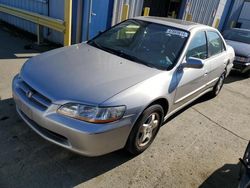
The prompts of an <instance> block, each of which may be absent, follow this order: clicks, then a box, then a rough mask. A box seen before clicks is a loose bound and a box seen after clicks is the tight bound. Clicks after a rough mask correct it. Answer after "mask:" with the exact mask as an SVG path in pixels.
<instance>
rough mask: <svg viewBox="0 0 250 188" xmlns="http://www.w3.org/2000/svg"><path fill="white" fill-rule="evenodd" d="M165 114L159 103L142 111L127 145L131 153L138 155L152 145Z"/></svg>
mask: <svg viewBox="0 0 250 188" xmlns="http://www.w3.org/2000/svg"><path fill="white" fill-rule="evenodd" d="M163 114H164V113H163V108H162V107H161V106H160V105H158V104H156V105H152V106H150V107H148V108H147V109H146V110H145V111H144V112H143V113H142V115H141V116H140V118H139V119H138V121H137V123H136V124H135V125H134V127H133V129H132V131H131V133H130V135H129V138H128V140H127V143H126V146H125V148H126V150H127V151H128V152H129V153H131V154H133V155H138V154H140V153H142V152H143V151H145V150H146V149H147V148H148V147H149V146H150V144H151V143H152V142H153V140H154V139H155V137H156V135H157V133H158V131H159V129H160V126H161V124H162V122H163V116H164V115H163Z"/></svg>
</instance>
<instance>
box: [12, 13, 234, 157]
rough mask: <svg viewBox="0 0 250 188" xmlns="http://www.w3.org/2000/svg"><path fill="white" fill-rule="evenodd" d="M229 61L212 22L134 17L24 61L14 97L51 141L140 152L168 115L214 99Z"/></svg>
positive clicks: (79, 148) (89, 151) (90, 149)
mask: <svg viewBox="0 0 250 188" xmlns="http://www.w3.org/2000/svg"><path fill="white" fill-rule="evenodd" d="M233 60H234V50H233V48H232V47H230V46H227V45H226V43H225V41H224V39H223V37H222V36H221V35H220V33H219V32H218V30H216V29H214V28H212V27H209V26H205V25H200V24H195V23H192V22H187V21H182V20H176V19H169V18H157V17H139V18H135V19H129V20H127V21H125V22H122V23H120V24H118V25H116V26H114V27H112V28H111V29H109V30H107V31H105V32H103V33H101V34H100V35H98V36H97V37H95V38H94V39H92V40H90V41H88V42H87V43H81V44H77V45H73V46H71V47H64V48H60V49H56V50H53V51H50V52H47V53H44V54H42V55H39V56H36V57H34V58H32V59H30V60H28V61H27V62H26V63H25V64H24V66H23V67H22V69H21V71H20V74H19V75H17V76H16V77H15V78H14V79H13V86H12V87H13V97H14V100H15V102H16V106H17V111H18V113H19V114H20V116H21V117H22V118H23V119H24V121H25V122H26V123H27V124H28V125H29V126H30V127H31V128H32V129H33V130H35V131H36V132H37V133H38V134H40V135H41V136H42V137H44V138H46V139H47V140H49V141H51V142H53V143H56V144H58V145H60V146H63V147H65V148H68V149H70V150H72V151H75V152H78V153H80V154H83V155H87V156H97V155H102V154H105V153H109V152H112V151H114V150H118V149H121V148H124V147H125V148H126V149H127V150H128V151H129V152H130V153H132V154H139V153H141V152H143V151H144V150H145V149H147V148H148V147H149V146H150V144H151V143H152V142H153V140H154V138H155V136H156V135H157V133H158V130H159V129H160V126H161V125H162V124H163V122H164V120H166V119H167V118H168V117H169V116H171V115H172V114H174V113H175V112H177V111H178V110H180V109H182V108H183V107H184V106H186V105H188V104H190V103H191V102H192V101H194V100H195V99H197V98H198V97H200V96H202V95H204V94H205V93H208V92H210V95H211V96H213V97H215V96H217V95H218V94H219V92H220V90H221V88H222V86H223V81H224V79H225V77H226V76H227V75H228V74H229V72H230V70H231V68H232V66H233Z"/></svg>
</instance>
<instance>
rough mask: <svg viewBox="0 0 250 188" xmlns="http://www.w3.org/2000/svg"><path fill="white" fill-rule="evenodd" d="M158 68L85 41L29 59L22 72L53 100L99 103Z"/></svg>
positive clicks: (56, 101) (34, 85) (23, 77)
mask: <svg viewBox="0 0 250 188" xmlns="http://www.w3.org/2000/svg"><path fill="white" fill-rule="evenodd" d="M159 72H162V71H160V70H158V69H154V68H150V67H147V66H145V65H142V64H138V63H135V62H132V61H129V60H126V59H123V58H121V57H119V56H116V55H113V54H110V53H108V52H105V51H103V50H100V49H98V48H95V47H92V46H90V45H88V44H84V43H82V44H78V45H73V46H71V47H64V48H60V49H56V50H52V51H50V52H47V53H44V54H41V55H39V56H36V57H34V58H32V59H30V60H28V61H27V63H25V65H24V66H23V68H22V70H21V73H20V76H21V78H22V79H23V80H24V81H25V82H27V84H29V85H30V86H31V87H32V88H33V89H35V90H36V91H37V92H39V93H41V94H42V95H44V96H46V97H48V98H49V99H50V100H52V102H54V103H58V104H59V103H63V101H64V102H65V101H66V102H67V101H76V102H85V103H87V104H95V105H98V104H100V103H102V102H104V101H105V100H107V99H109V98H110V97H112V96H114V95H116V94H117V93H119V92H121V91H123V90H125V89H127V88H129V87H131V86H133V85H135V84H137V83H139V82H142V81H144V80H146V79H148V78H150V77H152V76H154V75H156V74H158V73H159Z"/></svg>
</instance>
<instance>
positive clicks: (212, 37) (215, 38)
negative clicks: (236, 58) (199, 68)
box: [207, 31, 225, 57]
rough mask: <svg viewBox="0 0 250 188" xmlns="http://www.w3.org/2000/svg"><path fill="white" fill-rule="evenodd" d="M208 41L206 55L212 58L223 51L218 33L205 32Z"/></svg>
mask: <svg viewBox="0 0 250 188" xmlns="http://www.w3.org/2000/svg"><path fill="white" fill-rule="evenodd" d="M207 39H208V54H209V56H210V57H211V56H213V55H216V54H219V53H221V52H223V51H224V48H225V47H224V44H223V41H222V39H221V37H220V36H219V34H218V33H216V32H213V31H208V32H207Z"/></svg>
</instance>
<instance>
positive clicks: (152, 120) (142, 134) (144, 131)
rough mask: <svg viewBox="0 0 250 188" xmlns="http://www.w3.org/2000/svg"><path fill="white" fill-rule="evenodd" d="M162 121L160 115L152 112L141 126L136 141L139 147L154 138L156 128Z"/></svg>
mask: <svg viewBox="0 0 250 188" xmlns="http://www.w3.org/2000/svg"><path fill="white" fill-rule="evenodd" d="M159 122H160V117H159V115H158V114H157V113H152V114H151V115H150V116H149V117H148V118H147V119H146V121H145V122H144V123H143V124H142V125H141V126H140V128H139V131H138V133H137V136H136V142H137V145H138V146H139V147H143V146H145V145H147V144H148V143H149V142H150V141H151V139H152V138H153V136H154V134H155V131H156V130H157V129H156V128H157V127H158V125H159Z"/></svg>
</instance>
